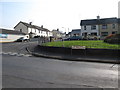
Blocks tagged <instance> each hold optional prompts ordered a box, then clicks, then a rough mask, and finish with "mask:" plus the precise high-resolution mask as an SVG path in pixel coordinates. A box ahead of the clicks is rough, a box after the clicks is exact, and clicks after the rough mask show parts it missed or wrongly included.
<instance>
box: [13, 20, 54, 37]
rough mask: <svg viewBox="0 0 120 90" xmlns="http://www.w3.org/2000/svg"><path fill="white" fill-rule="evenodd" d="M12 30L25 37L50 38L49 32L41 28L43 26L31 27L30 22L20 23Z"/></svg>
mask: <svg viewBox="0 0 120 90" xmlns="http://www.w3.org/2000/svg"><path fill="white" fill-rule="evenodd" d="M14 29H15V30H16V31H20V32H23V33H25V34H27V35H30V37H34V36H43V37H50V36H52V33H51V31H49V30H48V29H46V28H43V25H42V26H41V27H39V26H36V25H32V22H30V23H26V22H22V21H20V22H19V23H18V24H17V25H16V26H15V27H14Z"/></svg>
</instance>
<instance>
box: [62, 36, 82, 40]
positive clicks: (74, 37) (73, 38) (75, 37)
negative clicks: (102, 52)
mask: <svg viewBox="0 0 120 90" xmlns="http://www.w3.org/2000/svg"><path fill="white" fill-rule="evenodd" d="M70 40H82V37H80V36H73V37H70V38H67V39H64V41H70Z"/></svg>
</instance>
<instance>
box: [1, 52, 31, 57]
mask: <svg viewBox="0 0 120 90" xmlns="http://www.w3.org/2000/svg"><path fill="white" fill-rule="evenodd" d="M0 54H4V55H11V56H18V57H22V56H24V57H31V56H32V55H30V54H22V53H13V52H0Z"/></svg>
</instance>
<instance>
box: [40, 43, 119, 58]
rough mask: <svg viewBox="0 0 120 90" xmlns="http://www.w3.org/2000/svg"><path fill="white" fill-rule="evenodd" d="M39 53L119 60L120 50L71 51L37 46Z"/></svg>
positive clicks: (63, 48)
mask: <svg viewBox="0 0 120 90" xmlns="http://www.w3.org/2000/svg"><path fill="white" fill-rule="evenodd" d="M39 50H40V51H45V52H51V53H59V54H64V55H77V56H81V57H82V56H86V57H100V58H114V59H117V60H118V59H120V49H118V50H117V49H92V48H86V49H72V48H68V47H53V46H41V45H39Z"/></svg>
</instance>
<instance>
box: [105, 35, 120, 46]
mask: <svg viewBox="0 0 120 90" xmlns="http://www.w3.org/2000/svg"><path fill="white" fill-rule="evenodd" d="M104 42H106V43H110V44H120V34H111V35H109V36H107V37H106V38H105V39H104Z"/></svg>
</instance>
